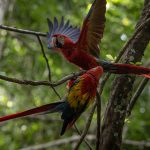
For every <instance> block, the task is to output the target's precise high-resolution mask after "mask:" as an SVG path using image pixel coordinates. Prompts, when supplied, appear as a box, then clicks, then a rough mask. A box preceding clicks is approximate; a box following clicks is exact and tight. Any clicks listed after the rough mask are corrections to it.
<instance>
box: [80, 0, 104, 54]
mask: <svg viewBox="0 0 150 150" xmlns="http://www.w3.org/2000/svg"><path fill="white" fill-rule="evenodd" d="M105 12H106V0H94V2H93V4H92V6H91V8H90V10H89V13H88V15H87V17H86V18H85V20H84V22H83V27H82V30H81V34H80V37H79V40H78V42H77V43H78V44H79V45H80V47H81V50H85V51H87V52H88V53H90V54H92V55H94V56H96V57H99V46H98V45H99V43H100V40H101V39H102V37H103V32H104V27H105V20H106V19H105Z"/></svg>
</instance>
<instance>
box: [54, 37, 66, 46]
mask: <svg viewBox="0 0 150 150" xmlns="http://www.w3.org/2000/svg"><path fill="white" fill-rule="evenodd" d="M63 45H64V37H57V38H56V47H57V48H62V47H63Z"/></svg>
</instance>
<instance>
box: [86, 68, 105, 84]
mask: <svg viewBox="0 0 150 150" xmlns="http://www.w3.org/2000/svg"><path fill="white" fill-rule="evenodd" d="M86 73H87V74H90V75H92V76H93V78H94V79H95V80H96V81H99V78H100V77H101V76H102V74H103V68H102V67H101V66H97V67H95V68H92V69H90V70H88V71H87V72H86Z"/></svg>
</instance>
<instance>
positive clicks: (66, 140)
mask: <svg viewBox="0 0 150 150" xmlns="http://www.w3.org/2000/svg"><path fill="white" fill-rule="evenodd" d="M79 137H80V136H77V135H75V136H72V137H69V138H63V139H59V140H55V141H51V142H48V143H44V144H38V145H34V146H29V147H26V148H21V149H20V150H40V149H46V148H49V147H54V146H60V145H65V144H68V143H73V142H76V141H78V139H79ZM86 138H87V139H88V140H90V141H93V140H95V136H94V135H87V137H86Z"/></svg>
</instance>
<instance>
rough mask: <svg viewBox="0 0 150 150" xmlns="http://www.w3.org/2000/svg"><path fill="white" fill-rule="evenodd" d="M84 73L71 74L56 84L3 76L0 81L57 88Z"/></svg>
mask: <svg viewBox="0 0 150 150" xmlns="http://www.w3.org/2000/svg"><path fill="white" fill-rule="evenodd" d="M84 72H85V71H84V70H82V71H80V72H78V73H72V74H70V75H68V76H65V77H63V78H62V79H61V80H59V81H57V82H53V83H51V82H49V81H33V80H20V79H16V78H10V77H7V76H4V75H0V79H2V80H5V81H8V82H12V83H17V84H22V85H32V86H40V85H44V86H54V87H55V86H58V85H61V84H63V83H64V82H66V81H68V80H70V79H72V78H75V77H77V76H79V75H82V74H83V73H84Z"/></svg>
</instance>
